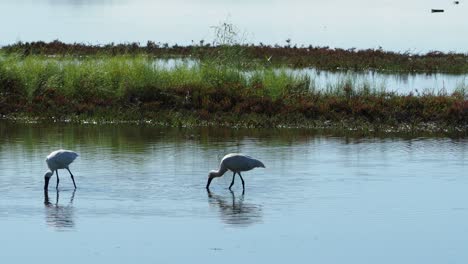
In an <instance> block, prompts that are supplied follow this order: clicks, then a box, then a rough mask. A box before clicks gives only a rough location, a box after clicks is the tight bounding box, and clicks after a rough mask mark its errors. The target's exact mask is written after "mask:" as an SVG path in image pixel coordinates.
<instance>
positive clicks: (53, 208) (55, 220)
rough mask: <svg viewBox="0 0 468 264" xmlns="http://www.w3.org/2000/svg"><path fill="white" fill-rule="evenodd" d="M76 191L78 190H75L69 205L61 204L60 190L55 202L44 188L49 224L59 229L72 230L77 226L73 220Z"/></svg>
mask: <svg viewBox="0 0 468 264" xmlns="http://www.w3.org/2000/svg"><path fill="white" fill-rule="evenodd" d="M75 192H76V190H73V192H72V194H71V197H70V202H69V203H68V204H67V205H61V204H59V196H60V192H59V191H58V190H57V193H56V197H55V203H54V201H52V202H51V201H50V199H49V192H48V191H47V190H44V205H45V209H46V222H47V225H49V226H51V227H53V228H55V229H56V230H57V231H66V230H71V229H73V228H74V227H75V222H74V221H73V199H75Z"/></svg>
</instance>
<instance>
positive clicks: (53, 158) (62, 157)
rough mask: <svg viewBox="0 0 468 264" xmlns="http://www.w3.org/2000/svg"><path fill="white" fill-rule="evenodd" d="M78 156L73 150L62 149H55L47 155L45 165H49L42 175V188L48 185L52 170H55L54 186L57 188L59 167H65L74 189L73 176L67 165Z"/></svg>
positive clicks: (52, 173)
mask: <svg viewBox="0 0 468 264" xmlns="http://www.w3.org/2000/svg"><path fill="white" fill-rule="evenodd" d="M78 156H79V155H78V153H76V152H74V151H71V150H63V149H59V150H56V151H54V152H52V153H50V154H49V156H47V159H46V163H47V167H49V171H47V172H46V174H45V175H44V180H45V184H44V190H47V188H48V187H49V180H50V177H52V175H54V171H55V174H56V175H57V186H56V187H55V188H56V189H58V185H59V176H58V170H59V169H67V170H68V172H69V173H70V176H71V178H72V181H73V185H74V186H75V189H76V184H75V178H73V174H72V173H71V171H70V169H69V168H68V166H69V165H70V164H71V163H72V162H73V161H74V160H75V159H76V157H78Z"/></svg>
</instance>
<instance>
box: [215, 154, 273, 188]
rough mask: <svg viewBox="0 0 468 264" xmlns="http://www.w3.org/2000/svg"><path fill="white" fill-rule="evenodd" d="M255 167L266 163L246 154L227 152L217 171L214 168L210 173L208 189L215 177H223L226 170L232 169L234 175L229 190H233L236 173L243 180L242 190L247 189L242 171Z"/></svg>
mask: <svg viewBox="0 0 468 264" xmlns="http://www.w3.org/2000/svg"><path fill="white" fill-rule="evenodd" d="M254 168H265V165H263V163H262V162H261V161H259V160H257V159H254V158H252V157H250V156H247V155H244V154H238V153H231V154H227V155H226V156H224V157H223V159H222V160H221V163H220V164H219V169H218V170H217V171H216V170H212V171H210V173H209V174H208V182H207V183H206V189H207V190H209V189H210V184H211V181H212V180H213V179H214V178H217V177H221V176H223V174H224V173H226V171H228V170H230V171H232V172H233V175H232V182H231V185H229V190H231V187H232V185H234V179H235V177H236V173H237V174H239V177H240V179H241V181H242V190H245V183H244V179H243V178H242V175H241V171H249V170H252V169H254Z"/></svg>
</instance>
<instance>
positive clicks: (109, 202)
mask: <svg viewBox="0 0 468 264" xmlns="http://www.w3.org/2000/svg"><path fill="white" fill-rule="evenodd" d="M58 148H66V149H73V150H76V151H77V152H79V153H80V157H79V158H78V159H77V160H76V161H75V162H74V163H73V164H72V165H71V167H70V168H71V171H72V172H73V173H74V175H75V179H76V183H77V186H78V189H77V190H76V191H74V190H73V184H72V182H71V179H70V177H69V175H68V172H66V171H60V176H61V181H60V187H59V191H56V190H55V188H54V186H55V177H54V178H53V179H52V180H51V186H49V187H50V188H49V189H50V190H49V192H48V193H46V194H45V193H44V192H43V175H44V172H45V171H46V164H45V161H44V159H45V157H46V156H47V155H48V154H49V152H51V151H52V150H55V149H58ZM229 152H243V153H248V154H250V155H252V156H254V157H257V158H259V159H260V160H262V161H263V162H264V163H265V165H266V168H265V169H255V170H253V171H250V172H246V173H243V175H244V179H245V181H246V192H245V194H244V195H242V187H241V184H240V181H239V180H237V181H236V184H235V186H234V187H233V190H234V192H232V193H231V192H230V191H229V190H227V187H228V186H229V183H230V181H231V174H230V173H228V174H226V175H225V176H224V177H222V178H219V179H215V180H214V181H213V182H212V184H211V193H207V191H206V190H205V188H204V187H205V184H206V180H207V173H208V171H209V170H211V169H215V168H216V167H217V166H218V163H219V160H220V159H221V157H222V156H223V155H224V154H226V153H229ZM0 168H1V170H0V233H1V234H2V235H1V236H0V246H1V252H2V254H1V255H2V257H1V258H2V262H5V263H31V262H46V261H47V263H64V262H66V263H133V262H135V261H136V262H138V263H202V262H203V263H221V262H222V263H239V262H246V261H247V262H248V263H285V262H291V263H305V262H308V263H309V262H310V263H392V264H393V263H465V262H466V260H467V259H468V252H467V251H466V245H467V243H468V237H467V236H466V232H467V231H468V206H467V204H466V201H467V198H468V194H467V191H466V190H467V189H468V174H467V173H466V172H467V169H468V141H467V140H466V139H457V138H453V139H452V138H425V137H417V136H410V137H397V136H394V137H367V138H359V137H347V136H339V135H333V134H327V133H325V132H322V133H315V132H313V131H310V130H294V129H290V130H229V129H205V128H203V129H202V128H199V129H162V128H149V127H138V126H123V125H122V126H117V125H115V126H96V125H81V126H78V125H64V124H57V125H39V124H30V125H19V124H16V125H12V124H8V123H5V122H1V123H0Z"/></svg>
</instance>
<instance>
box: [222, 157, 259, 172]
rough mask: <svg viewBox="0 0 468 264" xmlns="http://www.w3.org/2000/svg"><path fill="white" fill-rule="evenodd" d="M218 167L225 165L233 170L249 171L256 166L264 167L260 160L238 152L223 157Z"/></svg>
mask: <svg viewBox="0 0 468 264" xmlns="http://www.w3.org/2000/svg"><path fill="white" fill-rule="evenodd" d="M220 167H225V168H226V169H228V170H230V171H233V172H240V171H249V170H251V169H253V168H257V167H265V165H263V163H262V162H261V161H259V160H257V159H254V158H252V157H250V156H247V155H244V154H240V153H231V154H227V155H226V156H224V157H223V159H222V160H221V163H220Z"/></svg>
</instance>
